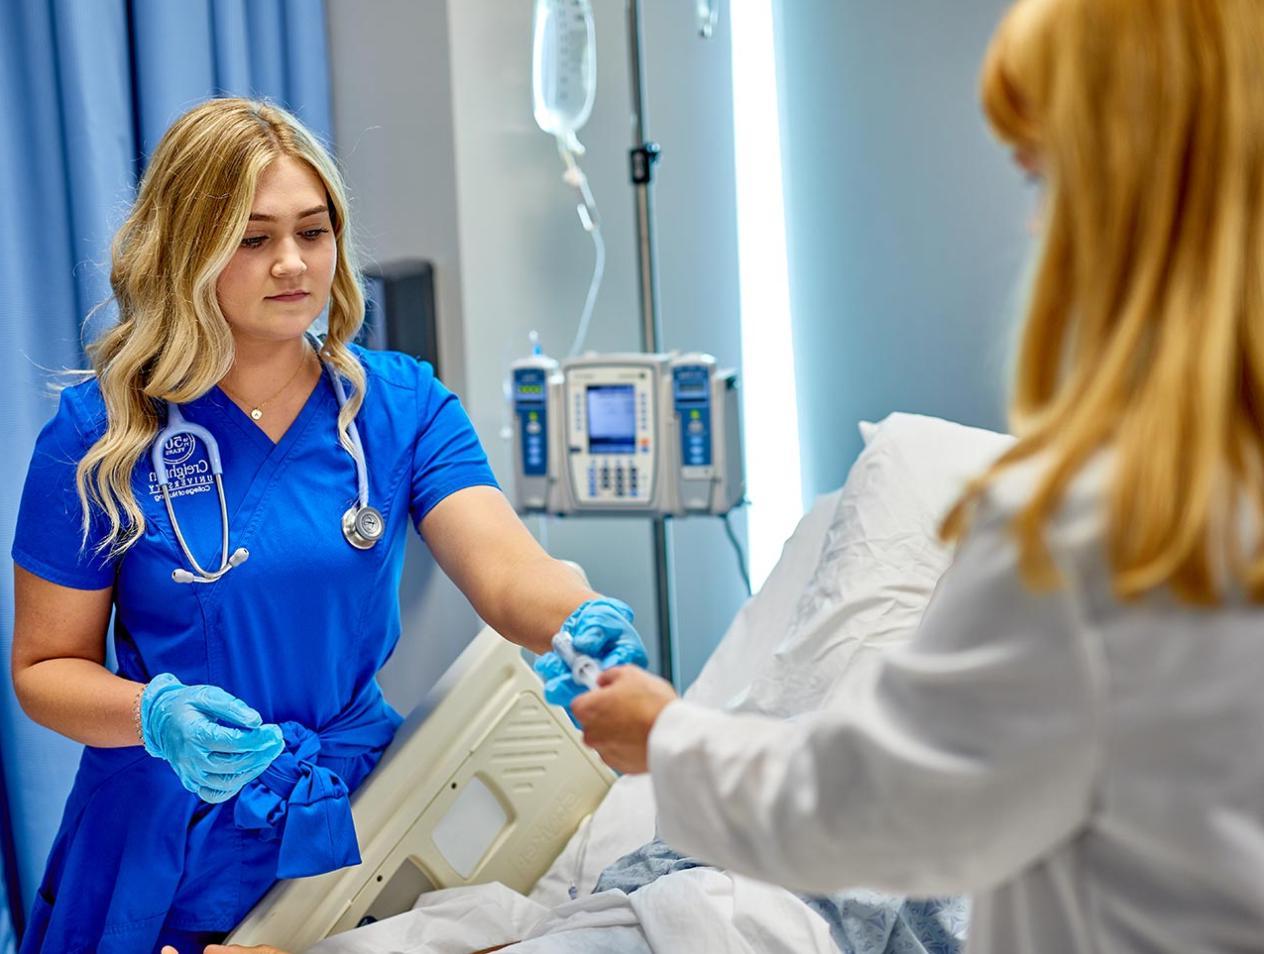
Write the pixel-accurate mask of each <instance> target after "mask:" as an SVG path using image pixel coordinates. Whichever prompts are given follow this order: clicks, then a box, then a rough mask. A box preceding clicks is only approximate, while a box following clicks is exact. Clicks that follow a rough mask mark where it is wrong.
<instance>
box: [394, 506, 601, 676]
mask: <svg viewBox="0 0 1264 954" xmlns="http://www.w3.org/2000/svg"><path fill="white" fill-rule="evenodd" d="M418 530H420V531H421V535H422V537H423V538H425V541H426V544H427V545H428V546H429V547H430V550H431V552H432V553H433V554H434V556H435V559H436V560H437V561H438V563H439V566H440V567H442V568H443V572H445V573H446V574H447V575H448V576H449V577H451V579H452V581H453V582H454V583H456V585H457V586H458V587H460V589H461V592H462V593H464V594H465V596H466V598H467V599H468V600H469V601H470V603H471V604H473V606H474V611H475V612H476V613H478V615H479V616H480V617H481V618H482V620H483V621H484V622H486V623H487V624H488V625H489V626H491V627H492V628H493V629H494V630H496V632H498V633H500V634H501V635H502V636H504V637H505V638H506V639H509V640H511V641H513V642H515V643H517V644H518V645H520V646H525V647H526V648H527V649H530V650H531V651H532V652H535V653H545V652H548V651H549V649H550V647H551V640H552V638H553V634H554V633H556V632H557V631H558V630H559V629H560V628H561V626H562V623H563V622H565V621H566V618H567V617H568V616H569V615H570V614H571V613H572V612H573V611H574V609H575V608H576V607H577V606H579V605H580V604H581V603H583V602H584V601H585V600H590V599H595V598H596V597H597V596H598V594H597V593H595V592H593V591H592V590H591V589H589V588H588V586H586V585H585V584H584V581H583V580H582V579H581V578H580V577H579V575H578V574H577V573H576V572H575V571H574V570H573V569H571V567H569V566H567V565H566V564H565V563H563V562H561V561H560V560H555V559H553V557H551V556H549V555H548V554H547V553H545V552H544V549H543V548H542V547H541V546H540V544H538V543H537V542H536V540H535V537H533V536H531V534H530V532H529V531H528V530H527V528H526V527H525V526H523V523H522V521H521V520H519V519H518V515H517V514H516V513H514V509H513V507H511V506H510V504H509V501H508V500H506V499H505V495H504V494H502V493H501V492H500V491H499V490H497V489H496V488H495V487H467V488H465V489H464V490H458V491H456V493H453V494H450V495H448V496H447V497H445V498H444V499H443V500H441V501H440V502H439V503H437V504H436V505H435V506H434V507H433V508H432V509H431V510H430V512H429V513H427V514H426V516H425V517H423V518H422V520H421V524H420V525H419V526H418Z"/></svg>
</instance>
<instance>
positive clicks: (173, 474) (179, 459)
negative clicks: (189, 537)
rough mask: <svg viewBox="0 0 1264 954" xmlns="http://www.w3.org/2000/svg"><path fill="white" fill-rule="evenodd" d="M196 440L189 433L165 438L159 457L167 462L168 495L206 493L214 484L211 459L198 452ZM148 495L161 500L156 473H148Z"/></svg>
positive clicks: (185, 495) (180, 495) (178, 495)
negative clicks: (195, 456) (169, 482)
mask: <svg viewBox="0 0 1264 954" xmlns="http://www.w3.org/2000/svg"><path fill="white" fill-rule="evenodd" d="M197 449H198V442H197V439H196V438H194V437H193V435H191V434H177V435H175V437H173V438H171V439H170V440H169V441H167V443H166V444H164V445H163V448H162V459H163V462H164V463H165V464H166V465H167V480H169V481H171V484H170V486H169V488H168V490H169V492H170V494H171V496H172V497H187V496H189V495H190V494H203V493H209V492H210V491H211V490H212V489H214V487H215V478H214V477H212V476H211V462H210V461H209V460H208V459H207V457H206V455H205V454H198V456H197V459H196V460H195V459H193V455H194V453H195V452H196V451H197ZM149 495H150V496H151V497H153V498H154V500H161V499H162V491H160V490H159V489H158V475H157V474H156V473H155V472H154V471H152V470H151V471H150V472H149Z"/></svg>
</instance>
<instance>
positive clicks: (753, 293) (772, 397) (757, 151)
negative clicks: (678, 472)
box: [729, 0, 803, 588]
mask: <svg viewBox="0 0 1264 954" xmlns="http://www.w3.org/2000/svg"><path fill="white" fill-rule="evenodd" d="M772 4H773V0H743V2H740V3H739V2H736V0H735V2H733V3H731V4H729V10H730V11H731V16H732V36H733V40H732V63H733V126H734V146H735V149H736V152H737V156H736V172H737V248H738V266H739V271H740V275H741V278H740V286H741V299H742V303H741V311H742V314H741V326H742V395H743V405H742V413H743V416H744V420H745V425H746V487H747V496H748V497H750V501H751V506H750V510H749V514H748V518H749V519H748V532H749V539H750V575H751V585H752V586H753V587H756V588H757V587H759V586H760V585H761V584H762V583H763V582H764V580H765V579H766V578H767V576H768V573H769V571H771V570H772V568H773V565H774V564H775V563H776V562H777V557H778V556H779V555H780V553H781V545H782V543H783V542H784V541H785V540H786V538H787V537H789V536H790V534H791V533H792V532H793V531H794V527H795V524H796V523H797V522H798V520H799V518H800V517H801V516H802V515H803V484H802V478H801V470H800V466H799V414H798V407H797V405H796V403H795V402H796V398H795V381H794V348H793V345H792V344H791V328H790V280H789V275H788V269H787V262H786V212H785V203H784V201H783V189H782V176H781V122H780V116H779V111H778V107H777V66H776V59H775V53H774V44H773V16H772Z"/></svg>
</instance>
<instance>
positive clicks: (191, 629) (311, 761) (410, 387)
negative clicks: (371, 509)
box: [13, 348, 496, 954]
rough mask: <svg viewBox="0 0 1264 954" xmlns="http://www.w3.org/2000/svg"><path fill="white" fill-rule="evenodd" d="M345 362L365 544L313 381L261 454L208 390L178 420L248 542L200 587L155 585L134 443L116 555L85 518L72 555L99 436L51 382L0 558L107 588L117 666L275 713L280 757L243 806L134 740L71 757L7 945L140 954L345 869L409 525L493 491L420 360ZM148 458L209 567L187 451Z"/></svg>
mask: <svg viewBox="0 0 1264 954" xmlns="http://www.w3.org/2000/svg"><path fill="white" fill-rule="evenodd" d="M353 351H354V353H355V355H356V356H357V357H358V358H359V360H360V361H361V363H362V364H363V365H364V368H365V371H366V375H367V385H366V390H365V397H364V403H363V405H362V407H361V409H360V412H359V415H358V416H357V424H358V426H359V429H360V435H361V438H362V440H363V442H364V451H365V458H366V461H367V465H368V478H369V500H370V502H371V503H372V504H373V505H374V506H375V507H377V508H378V509H379V510H381V511H382V514H383V516H384V518H385V520H386V533H385V536H384V538H383V539H382V540H381V541H379V542H378V544H377V545H376V546H375V547H373V548H372V549H370V550H357V549H355V548H354V547H352V546H351V545H350V544H348V543H347V541H346V540H345V538H344V537H343V534H342V529H341V518H342V514H343V512H344V511H345V510H346V509H347V508H348V507H349V506H350V505H351V504H352V503H353V502H354V501H355V499H356V471H355V464H354V461H353V460H352V458H351V456H350V454H348V453H347V451H346V450H344V449H343V447H342V446H341V444H340V443H339V441H338V433H337V416H338V403H337V399H336V397H335V396H334V393H333V390H332V387H331V386H330V383H329V380H328V377H327V376H326V375H322V376H321V378H320V381H319V382H318V383H317V385H316V387H315V389H314V390H313V392H312V394H311V395H310V397H309V398H308V399H307V402H306V404H305V405H304V406H303V408H302V410H301V411H300V412H299V415H298V417H297V418H296V419H295V420H294V423H293V424H292V425H291V426H290V428H289V430H288V431H286V433H285V435H284V436H283V437H282V438H281V440H280V442H279V443H276V444H273V443H272V441H271V440H270V439H269V438H268V436H267V435H266V434H264V432H263V431H262V430H260V429H259V427H258V426H257V425H256V424H255V423H254V422H253V421H252V420H251V419H250V417H249V416H248V415H246V414H245V413H244V412H242V411H241V410H240V409H239V408H238V407H237V406H236V405H235V404H234V403H233V402H232V401H230V400H229V399H228V398H227V397H226V396H225V395H224V394H223V392H221V391H220V390H219V389H218V388H212V389H211V390H210V391H209V392H207V393H206V394H205V395H203V396H202V397H200V398H198V399H196V400H194V401H192V402H190V403H188V404H186V405H183V406H182V411H183V413H184V416H185V418H186V419H187V420H189V421H190V422H192V423H196V424H200V425H202V426H203V427H206V428H207V429H208V430H209V431H210V432H211V433H212V434H213V435H214V436H215V438H216V440H217V441H218V443H219V449H220V457H221V461H222V464H223V471H224V493H225V497H226V500H227V504H228V512H229V541H230V547H229V548H230V552H231V551H232V550H235V549H236V548H237V547H243V546H244V547H246V548H247V549H248V550H249V551H250V558H249V560H247V561H246V562H245V563H244V564H242V565H241V566H240V567H238V568H236V569H234V570H232V571H231V572H229V573H228V574H227V575H225V576H224V577H223V578H222V579H220V580H219V581H218V582H216V583H212V584H201V583H194V584H181V583H176V582H174V581H173V580H172V578H171V571H172V570H173V569H174V568H176V567H183V566H185V560H184V557H183V555H182V554H181V552H180V549H179V547H178V545H177V543H176V539H175V534H174V532H173V530H172V527H171V522H170V520H169V518H168V516H167V513H166V509H165V507H164V506H163V503H162V499H161V496H160V495H159V493H158V488H157V484H156V482H155V479H154V475H153V473H152V470H151V466H150V461H149V455H148V453H146V454H145V455H144V456H143V457H142V459H141V461H140V462H139V463H138V464H137V465H136V468H135V471H134V478H133V482H132V483H133V489H134V491H135V493H136V499H137V501H138V502H139V503H140V505H141V507H142V509H143V511H144V514H145V531H144V535H143V537H142V538H141V539H140V540H139V541H138V542H137V543H136V544H135V545H134V546H132V547H131V548H130V549H128V550H127V552H126V553H125V554H124V556H123V557H122V558H121V559H118V560H116V561H110V560H108V559H103V558H101V557H97V556H94V555H93V554H92V543H93V541H94V540H96V539H100V538H101V534H102V532H103V531H102V527H103V518H102V515H101V514H100V513H96V512H94V513H93V514H92V515H91V517H92V523H91V530H90V534H89V543H88V546H87V548H83V547H81V539H82V538H81V509H80V504H79V500H78V497H77V495H76V492H75V480H74V476H75V467H76V465H77V463H78V461H79V460H80V459H81V458H82V457H83V454H84V452H85V451H86V450H87V448H88V447H90V446H91V445H92V444H93V443H94V442H95V441H96V440H97V438H99V437H100V435H101V434H102V433H103V432H104V430H105V408H104V403H103V401H102V398H101V393H100V390H99V388H98V386H97V382H96V381H95V380H91V381H88V382H85V383H83V384H80V385H78V386H76V387H72V388H68V389H66V390H65V391H63V392H62V395H61V405H60V407H59V408H58V411H57V414H56V416H55V417H54V418H53V419H52V420H51V421H49V423H48V424H47V425H46V426H45V428H44V430H43V431H42V432H41V434H40V437H39V439H38V441H37V443H36V446H35V452H34V455H33V457H32V460H31V466H30V471H29V473H28V475H27V481H26V486H25V489H24V491H23V495H22V503H21V508H20V510H19V514H18V525H17V531H16V534H15V538H14V544H13V559H14V562H15V563H17V564H18V565H20V566H22V567H24V568H25V569H27V570H29V571H30V572H32V573H34V574H36V575H38V576H40V577H43V578H44V579H46V580H50V581H52V582H54V583H58V584H61V585H63V586H70V587H75V588H79V589H100V588H103V587H109V586H113V587H114V607H115V627H114V637H115V647H116V653H117V658H118V672H119V674H120V675H121V676H124V677H126V678H129V679H135V680H137V681H141V682H145V681H148V680H149V679H151V678H152V677H153V676H155V675H157V674H158V673H162V672H170V673H173V674H174V675H175V676H176V677H177V678H178V679H180V680H181V681H182V682H184V683H186V684H190V685H191V684H195V683H207V684H210V685H216V686H222V687H223V688H224V689H226V690H227V691H228V692H230V693H232V694H233V695H235V696H238V697H239V698H241V699H243V700H244V701H245V702H247V703H248V704H249V705H251V706H253V707H254V708H255V709H256V710H258V711H259V713H260V714H261V715H262V716H263V719H264V721H265V722H275V723H279V724H280V725H281V726H282V728H283V730H284V732H285V736H286V743H287V748H286V752H285V753H284V754H283V755H282V756H281V757H280V758H278V759H277V761H276V762H275V763H273V766H272V767H271V768H269V769H268V771H267V772H266V773H265V774H264V775H263V776H261V777H260V779H258V780H256V781H255V782H252V783H251V784H250V785H248V786H247V787H246V788H245V789H243V791H242V792H241V794H240V795H238V796H237V797H234V798H233V799H231V800H229V801H228V802H225V803H223V804H221V805H210V804H207V803H205V802H202V801H201V800H200V799H198V798H197V796H195V795H193V794H191V793H189V792H187V791H185V789H184V788H183V787H182V786H181V785H180V783H179V781H178V779H177V778H176V776H175V773H174V772H173V771H172V770H171V768H170V766H168V765H167V764H166V763H165V762H163V761H161V760H159V759H155V758H152V757H151V756H149V755H148V754H147V753H146V752H145V751H144V749H143V748H140V747H128V748H121V749H97V748H94V747H91V746H89V747H86V748H85V750H84V754H83V758H82V761H81V763H80V767H79V772H78V774H77V776H76V779H75V783H74V787H73V789H72V791H71V794H70V798H69V799H68V801H67V805H66V810H65V815H64V817H63V819H62V823H61V828H60V830H59V832H58V835H57V837H56V840H55V842H54V845H53V850H52V852H51V854H50V857H49V861H48V866H47V869H46V871H45V875H44V879H43V882H42V884H41V886H40V890H39V894H38V897H37V899H36V902H35V905H34V909H33V911H32V914H31V918H30V920H29V922H28V930H27V933H26V936H25V938H24V941H23V945H22V951H23V952H28V951H50V952H51V951H56V952H59V954H74V952H77V951H100V952H113V951H118V952H120V954H121V952H128V954H134V952H138V951H144V950H153V949H154V947H153V945H154V944H155V943H157V939H158V937H159V935H160V932H162V931H163V930H170V929H178V930H186V931H226V930H230V929H231V928H232V927H233V926H234V925H236V924H237V923H238V922H239V921H240V919H241V918H242V917H243V916H244V915H245V914H246V913H247V912H248V911H249V910H250V908H251V907H252V906H253V905H254V903H255V902H256V901H257V900H258V899H259V898H260V897H261V896H262V895H263V893H264V892H265V891H266V890H267V889H268V888H269V887H270V886H271V885H272V883H273V882H274V881H275V880H276V878H278V877H291V876H296V875H309V874H317V873H320V872H322V871H327V870H333V869H334V868H337V867H341V866H343V865H346V864H353V863H356V862H357V861H358V860H359V855H358V851H357V849H356V845H355V834H354V829H353V828H352V826H351V818H350V812H349V809H348V806H347V797H348V794H349V792H350V791H353V790H354V789H355V788H356V786H357V785H359V783H360V782H361V781H362V780H363V779H364V777H365V775H367V774H368V772H369V770H370V769H372V767H373V766H374V765H375V764H376V763H377V760H378V758H380V756H381V753H382V751H383V750H384V749H385V747H386V745H387V744H388V743H389V741H390V739H391V737H392V736H393V734H394V731H395V728H396V727H397V726H398V724H399V722H400V716H399V714H398V713H396V712H395V711H394V710H393V709H392V708H391V707H390V706H389V705H388V704H387V703H386V701H385V700H384V699H383V697H382V693H381V690H380V688H379V687H378V684H377V681H376V674H377V672H378V670H379V669H381V667H382V666H383V664H384V663H385V662H386V660H387V659H388V658H389V656H390V654H391V651H392V650H393V649H394V647H395V644H396V642H397V640H398V638H399V633H400V621H399V598H398V588H399V579H400V571H401V568H402V565H403V558H404V543H405V534H406V532H407V528H408V527H409V526H410V525H411V526H416V525H417V524H418V522H419V521H420V520H421V519H422V518H423V517H424V516H425V515H426V514H427V513H428V512H429V511H430V509H431V508H432V507H434V506H435V505H436V504H437V503H438V502H439V501H441V500H442V499H444V498H445V497H447V496H448V495H449V494H451V493H453V492H455V491H458V490H461V489H463V488H465V487H472V486H479V485H482V486H491V487H494V486H496V481H495V478H494V477H493V475H492V472H491V469H490V467H489V466H488V463H487V457H486V455H485V453H484V452H483V449H482V447H481V446H480V444H479V441H478V438H477V436H476V435H475V433H474V429H473V427H472V426H471V424H470V421H469V418H468V417H467V416H466V414H465V412H464V410H463V409H462V408H461V405H460V403H459V402H458V401H457V399H456V397H455V396H454V395H453V394H452V393H451V392H450V391H448V390H447V388H445V387H444V386H443V385H442V384H441V383H440V382H439V381H438V380H437V379H436V378H435V376H434V372H433V369H432V368H431V367H430V365H428V364H425V363H424V362H419V361H416V360H414V359H412V358H409V357H406V356H404V355H401V354H397V353H394V352H380V351H367V350H364V349H360V348H354V349H353ZM164 454H165V455H166V458H167V463H168V465H169V471H170V475H171V480H172V495H173V504H174V506H175V508H176V515H177V518H178V519H179V521H180V526H181V529H182V531H183V533H184V535H185V539H186V540H187V541H188V543H189V546H190V548H191V549H192V551H193V553H194V555H195V556H196V557H197V558H198V562H199V563H201V564H202V565H203V566H204V567H209V568H213V567H216V566H218V565H219V560H220V540H221V536H220V524H219V520H220V516H219V506H218V497H217V495H216V493H215V489H214V484H213V482H212V480H211V478H210V475H209V470H208V468H207V462H206V453H205V448H204V447H202V446H201V442H200V441H196V440H190V439H188V438H186V437H183V436H182V437H178V438H176V439H175V440H173V441H171V442H169V443H168V445H167V446H166V447H165V448H164Z"/></svg>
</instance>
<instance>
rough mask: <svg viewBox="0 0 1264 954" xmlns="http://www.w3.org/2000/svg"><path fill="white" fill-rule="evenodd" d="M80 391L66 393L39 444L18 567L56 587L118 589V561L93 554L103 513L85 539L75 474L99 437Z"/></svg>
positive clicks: (20, 530) (17, 541)
mask: <svg viewBox="0 0 1264 954" xmlns="http://www.w3.org/2000/svg"><path fill="white" fill-rule="evenodd" d="M80 390H81V389H80V388H67V389H66V390H64V391H62V393H61V403H60V404H59V406H58V408H57V413H56V414H55V415H54V416H53V418H52V419H51V420H50V421H49V422H48V423H47V424H45V425H44V429H43V430H42V431H40V434H39V437H38V438H36V440H35V450H34V452H33V453H32V454H31V465H30V468H29V469H28V470H27V472H26V485H25V486H24V487H23V489H22V502H21V504H20V505H19V506H18V523H17V528H16V530H15V531H14V535H13V562H14V563H16V564H17V565H18V566H20V567H22V568H23V569H25V570H29V571H30V572H31V573H34V574H35V575H36V576H39V577H42V578H43V579H45V580H48V581H49V582H51V583H57V584H60V585H61V586H70V587H74V588H75V589H79V590H99V589H104V588H106V587H108V586H112V585H113V584H114V571H115V563H116V562H117V558H115V559H111V558H107V557H104V556H101V555H97V554H95V553H94V544H95V542H96V541H99V540H101V539H102V537H103V533H104V515H102V514H101V513H100V512H99V511H97V512H95V513H94V514H93V517H94V519H93V520H92V523H91V526H90V527H89V533H88V539H87V542H86V543H85V541H84V538H83V509H82V505H81V504H80V502H79V494H78V492H77V491H76V489H75V470H76V468H77V467H78V466H79V461H80V460H81V459H82V458H83V455H84V452H85V451H86V450H87V448H88V447H89V446H90V444H91V443H92V441H93V440H94V439H95V438H94V437H92V435H91V431H90V430H89V428H88V427H87V426H86V425H85V423H84V418H85V415H84V413H83V409H82V408H81V407H80V403H79V402H80V400H81V395H80V394H79V392H80Z"/></svg>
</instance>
